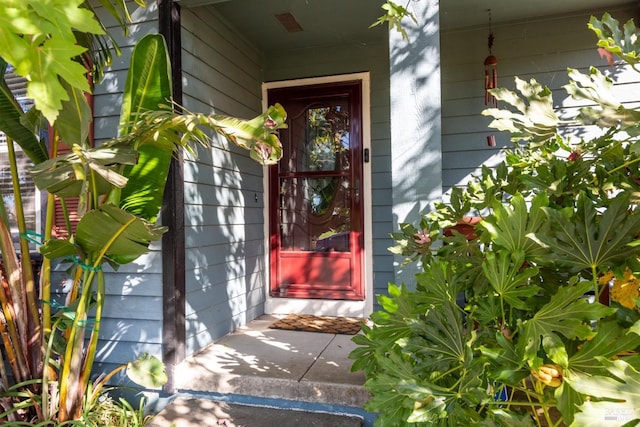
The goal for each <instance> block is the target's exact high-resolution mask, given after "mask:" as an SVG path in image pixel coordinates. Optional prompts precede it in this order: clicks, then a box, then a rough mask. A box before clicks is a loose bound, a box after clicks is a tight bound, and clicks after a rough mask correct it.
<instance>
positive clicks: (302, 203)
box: [268, 81, 364, 300]
mask: <svg viewBox="0 0 640 427" xmlns="http://www.w3.org/2000/svg"><path fill="white" fill-rule="evenodd" d="M361 90H362V89H361V83H360V82H359V81H354V82H345V83H338V84H335V83H332V84H325V85H314V86H303V87H300V86H298V87H290V88H279V89H271V90H269V91H268V98H269V104H274V103H276V102H279V103H280V104H282V105H283V106H284V108H285V110H286V111H287V117H288V118H287V125H288V128H287V129H283V130H281V132H280V139H281V141H282V144H283V148H284V150H283V151H284V153H283V158H282V160H281V161H280V162H279V163H278V164H277V165H275V166H272V167H271V169H270V172H269V221H270V245H271V248H270V260H271V283H270V293H271V296H274V297H294V298H322V299H335V300H345V299H346V300H363V299H364V286H363V284H362V280H361V279H362V271H361V270H362V252H363V242H364V239H363V209H362V206H363V204H362V131H361V124H362V105H361Z"/></svg>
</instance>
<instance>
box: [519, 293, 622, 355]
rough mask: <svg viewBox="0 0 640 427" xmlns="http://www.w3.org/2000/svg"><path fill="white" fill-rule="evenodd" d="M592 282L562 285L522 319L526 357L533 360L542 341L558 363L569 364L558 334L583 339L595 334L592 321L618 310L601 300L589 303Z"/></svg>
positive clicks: (523, 346) (523, 352)
mask: <svg viewBox="0 0 640 427" xmlns="http://www.w3.org/2000/svg"><path fill="white" fill-rule="evenodd" d="M592 286H593V285H592V283H591V282H586V281H585V282H578V283H577V284H575V285H573V286H571V285H566V286H562V287H560V288H559V289H558V292H557V293H556V294H555V295H554V296H552V297H551V300H550V301H549V302H548V303H547V304H545V305H544V306H542V307H541V308H540V310H538V311H537V312H536V313H535V314H534V316H533V317H532V318H531V319H527V320H524V321H522V322H521V324H520V326H519V329H520V330H521V333H520V336H519V341H518V345H519V347H520V348H519V352H520V353H521V354H523V355H524V357H525V360H527V361H529V362H530V363H533V362H534V360H535V358H536V357H537V355H538V351H539V349H540V348H541V345H542V347H543V348H544V350H545V351H546V352H547V355H549V356H551V355H554V357H553V358H552V360H553V361H554V362H555V363H557V364H559V365H561V366H562V367H565V368H566V367H567V365H568V355H567V351H566V349H565V348H564V345H563V344H562V340H561V339H560V336H559V335H562V336H564V337H565V338H568V339H581V340H585V339H588V338H592V337H594V336H595V335H596V332H595V331H594V330H593V328H592V327H591V322H592V321H596V320H599V319H601V318H603V317H606V316H609V315H611V314H613V313H615V309H614V308H610V307H605V306H604V305H602V304H600V303H598V302H593V303H590V302H589V301H588V300H587V299H586V298H585V297H584V295H585V294H586V293H587V292H589V291H590V290H591V289H592Z"/></svg>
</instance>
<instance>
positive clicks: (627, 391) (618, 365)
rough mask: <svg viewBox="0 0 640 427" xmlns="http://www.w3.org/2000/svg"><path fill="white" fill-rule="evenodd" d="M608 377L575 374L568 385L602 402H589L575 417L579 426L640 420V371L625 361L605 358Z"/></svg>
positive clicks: (565, 379) (603, 361)
mask: <svg viewBox="0 0 640 427" xmlns="http://www.w3.org/2000/svg"><path fill="white" fill-rule="evenodd" d="M601 361H602V363H603V365H604V366H605V367H606V369H607V371H608V372H607V376H604V375H586V374H574V375H568V376H566V377H565V378H564V381H566V382H568V383H569V384H570V385H571V387H573V388H575V390H576V391H578V392H580V393H582V394H585V395H587V396H591V397H594V398H597V399H604V400H601V401H593V400H592V401H586V402H584V403H583V404H582V405H581V406H580V407H579V409H580V411H581V412H579V413H577V414H576V416H575V423H576V424H575V425H580V426H583V425H593V426H596V425H598V426H600V425H605V424H604V422H605V421H607V417H608V416H611V415H612V414H615V415H616V416H617V417H619V419H622V420H624V421H632V420H635V419H639V418H640V410H638V408H640V372H638V370H637V369H636V368H634V367H633V366H631V365H630V364H628V363H627V362H625V361H624V360H621V359H619V360H614V361H610V360H606V359H604V358H602V359H601Z"/></svg>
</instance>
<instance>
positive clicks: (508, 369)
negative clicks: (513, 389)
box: [480, 332, 530, 385]
mask: <svg viewBox="0 0 640 427" xmlns="http://www.w3.org/2000/svg"><path fill="white" fill-rule="evenodd" d="M496 344H497V346H496V347H489V346H481V347H480V351H481V352H482V354H483V355H484V356H486V357H488V358H489V359H490V360H491V361H492V362H493V363H492V366H491V368H490V372H491V378H492V379H494V380H497V381H500V382H502V383H506V384H511V385H515V384H518V383H519V382H520V381H522V380H523V379H524V378H526V377H528V376H529V374H530V371H529V369H524V368H523V365H524V360H523V358H522V355H521V354H518V349H517V348H516V346H515V345H514V344H513V342H512V341H510V340H508V339H507V338H506V337H505V336H504V334H502V333H500V332H497V333H496Z"/></svg>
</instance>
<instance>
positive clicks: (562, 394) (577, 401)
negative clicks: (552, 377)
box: [553, 381, 585, 425]
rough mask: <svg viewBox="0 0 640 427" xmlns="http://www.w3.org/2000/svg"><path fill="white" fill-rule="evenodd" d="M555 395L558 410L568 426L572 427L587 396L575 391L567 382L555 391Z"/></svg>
mask: <svg viewBox="0 0 640 427" xmlns="http://www.w3.org/2000/svg"><path fill="white" fill-rule="evenodd" d="M553 395H554V397H555V398H556V400H557V402H558V410H559V411H560V413H562V419H563V420H564V421H565V423H566V424H567V425H572V423H573V419H574V416H575V413H576V412H577V411H578V407H579V406H580V405H582V404H583V403H584V401H585V396H584V395H582V394H580V393H578V392H577V391H575V390H574V389H573V387H571V386H570V385H569V383H568V382H566V381H563V382H562V384H560V387H558V388H556V389H555V391H554V392H553Z"/></svg>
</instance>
